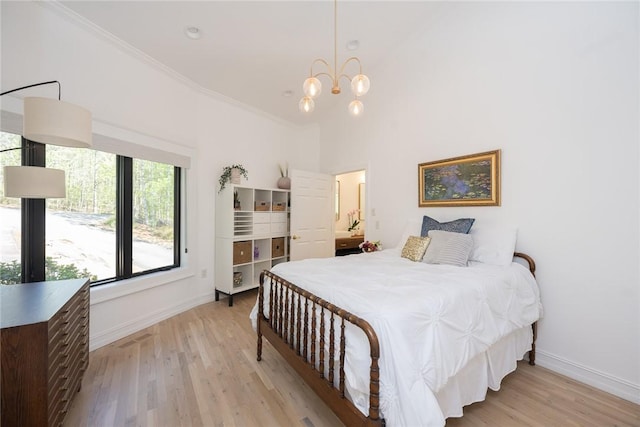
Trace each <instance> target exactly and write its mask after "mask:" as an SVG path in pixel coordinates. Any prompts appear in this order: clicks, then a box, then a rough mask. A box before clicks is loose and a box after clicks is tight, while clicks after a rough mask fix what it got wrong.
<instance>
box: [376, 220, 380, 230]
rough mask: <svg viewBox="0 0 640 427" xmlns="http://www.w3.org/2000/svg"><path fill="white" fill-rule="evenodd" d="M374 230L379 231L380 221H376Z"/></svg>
mask: <svg viewBox="0 0 640 427" xmlns="http://www.w3.org/2000/svg"><path fill="white" fill-rule="evenodd" d="M376 230H380V221H376Z"/></svg>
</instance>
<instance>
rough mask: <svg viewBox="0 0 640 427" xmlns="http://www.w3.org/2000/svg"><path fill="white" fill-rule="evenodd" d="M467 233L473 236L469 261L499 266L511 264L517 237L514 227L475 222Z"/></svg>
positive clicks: (516, 230)
mask: <svg viewBox="0 0 640 427" xmlns="http://www.w3.org/2000/svg"><path fill="white" fill-rule="evenodd" d="M469 235H470V236H471V237H473V249H472V250H471V255H469V261H477V262H482V263H484V264H492V265H501V266H507V265H511V262H512V261H513V253H514V252H515V250H516V239H517V237H518V229H517V228H516V227H512V226H502V225H494V226H481V225H478V224H476V225H474V226H473V227H472V228H471V231H469Z"/></svg>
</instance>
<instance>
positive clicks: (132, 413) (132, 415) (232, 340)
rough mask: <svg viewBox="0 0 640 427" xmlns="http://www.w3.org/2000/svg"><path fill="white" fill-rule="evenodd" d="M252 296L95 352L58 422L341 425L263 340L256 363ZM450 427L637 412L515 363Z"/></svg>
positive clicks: (626, 416)
mask: <svg viewBox="0 0 640 427" xmlns="http://www.w3.org/2000/svg"><path fill="white" fill-rule="evenodd" d="M255 295H256V293H255V292H249V293H246V294H243V295H239V296H236V297H235V298H234V306H233V307H231V308H229V307H228V306H227V301H226V300H223V301H220V302H216V303H209V304H205V305H202V306H200V307H196V308H194V309H192V310H189V311H187V312H185V313H182V314H180V315H178V316H175V317H173V318H171V319H168V320H165V321H163V322H160V323H158V324H157V325H154V326H151V327H149V328H147V329H145V330H143V331H140V332H138V333H136V334H133V335H131V336H129V337H126V338H123V339H121V340H119V341H117V342H115V343H113V344H110V345H108V346H105V347H102V348H100V349H98V350H96V351H94V352H92V353H91V354H90V357H89V369H88V371H87V373H86V374H85V377H84V380H83V383H82V390H81V391H80V393H78V395H77V396H76V397H75V401H74V402H73V404H72V407H71V410H70V412H69V414H67V417H66V419H65V424H64V425H65V426H109V427H111V426H306V427H310V426H315V427H320V426H340V425H342V424H341V423H340V421H339V420H338V419H337V418H336V417H335V416H334V415H333V413H332V412H331V411H330V410H329V409H328V408H327V407H326V406H325V405H324V403H322V402H321V401H320V399H319V398H318V397H317V396H315V395H314V393H313V392H312V391H311V390H310V389H309V388H308V387H307V386H306V385H305V384H304V383H303V382H302V380H300V378H299V377H298V376H297V374H296V373H295V372H294V371H293V370H292V369H291V368H289V366H288V365H286V364H285V362H284V361H283V359H282V358H281V357H280V355H279V354H277V353H276V352H275V350H274V349H273V348H272V347H271V346H270V345H269V344H268V343H266V341H265V346H264V352H263V358H262V361H261V362H257V361H256V356H255V346H256V338H255V333H254V332H253V330H252V329H251V325H250V323H249V319H248V313H249V311H250V310H251V307H252V306H253V303H254V302H255ZM447 426H448V427H452V426H453V427H464V426H492V427H500V426H545V427H546V426H598V427H601V426H640V406H638V405H634V404H632V403H630V402H627V401H625V400H622V399H619V398H617V397H615V396H612V395H609V394H607V393H603V392H601V391H597V390H595V389H593V388H591V387H588V386H585V385H582V384H580V383H577V382H575V381H573V380H570V379H568V378H565V377H563V376H560V375H557V374H554V373H552V372H551V371H548V370H546V369H544V368H542V367H538V366H536V367H531V366H529V365H527V364H524V363H522V364H520V365H519V366H518V369H517V370H516V372H514V373H512V374H510V375H509V376H507V378H506V379H505V380H504V381H503V384H502V389H501V391H499V392H492V391H490V392H489V393H488V396H487V399H486V400H485V401H484V402H481V403H476V404H473V405H471V406H469V407H467V408H465V415H464V417H463V418H459V419H450V420H448V422H447Z"/></svg>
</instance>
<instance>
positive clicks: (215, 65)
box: [60, 0, 437, 125]
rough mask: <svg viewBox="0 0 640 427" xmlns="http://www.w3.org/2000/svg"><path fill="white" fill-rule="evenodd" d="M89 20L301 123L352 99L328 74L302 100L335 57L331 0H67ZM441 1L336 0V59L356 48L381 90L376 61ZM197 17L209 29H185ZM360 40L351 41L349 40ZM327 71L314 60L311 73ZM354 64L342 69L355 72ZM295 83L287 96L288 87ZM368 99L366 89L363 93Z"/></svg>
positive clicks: (184, 71) (208, 87)
mask: <svg viewBox="0 0 640 427" xmlns="http://www.w3.org/2000/svg"><path fill="white" fill-rule="evenodd" d="M60 3H61V4H62V5H63V6H64V7H66V8H68V9H70V10H71V11H73V12H75V13H76V14H78V15H80V16H82V17H83V18H85V19H86V20H88V21H91V22H92V23H93V24H95V25H96V26H98V27H100V28H102V29H103V30H105V31H107V32H108V33H111V34H112V35H114V36H115V37H116V38H118V39H120V40H122V41H124V42H125V43H126V44H129V45H131V46H133V47H134V48H136V49H137V50H139V51H141V52H144V53H145V54H146V55H148V56H149V57H151V58H153V59H155V60H156V61H158V62H160V63H162V64H164V65H165V66H166V67H169V68H170V69H172V70H173V71H175V72H177V73H178V74H180V75H182V76H184V77H186V78H187V79H188V80H190V81H192V82H194V83H195V84H196V85H197V86H199V87H200V88H201V89H202V90H203V91H205V92H215V93H217V94H221V95H223V96H224V97H228V98H232V99H234V100H236V101H239V102H240V103H242V104H245V105H247V106H249V107H251V108H254V109H257V110H260V111H262V112H265V113H267V114H269V115H270V116H273V117H276V118H279V119H281V120H284V121H286V122H290V123H293V124H297V125H304V124H308V123H312V122H315V121H317V120H318V119H320V118H321V117H322V116H323V115H326V114H327V112H328V111H330V110H331V109H335V108H340V109H344V111H345V114H348V113H347V106H348V104H349V102H350V101H351V99H352V97H351V95H350V88H349V86H348V84H347V82H346V80H344V82H343V83H341V87H342V94H341V95H338V96H336V95H332V94H331V93H330V90H331V87H330V82H329V79H328V78H326V77H324V78H322V77H321V81H322V83H323V93H322V95H321V96H320V97H319V98H318V99H317V100H316V109H315V111H314V112H313V113H312V114H311V115H306V114H303V113H301V112H300V111H299V110H298V101H299V100H300V98H301V97H302V82H303V81H304V79H305V78H306V77H308V75H309V71H310V69H309V67H310V66H311V62H312V61H313V60H314V59H316V58H324V59H326V60H327V61H328V62H329V63H330V64H331V65H332V66H334V63H333V62H334V61H333V53H334V52H333V45H334V40H333V38H334V25H333V16H334V14H333V7H334V3H333V2H332V1H327V0H322V1H309V0H296V1H264V0H263V1H241V0H235V1H61V2H60ZM436 4H437V3H433V2H427V1H419V2H416V1H413V2H403V1H348V2H347V1H345V2H342V1H341V2H338V25H337V28H338V33H337V37H338V49H337V54H338V63H339V64H342V62H343V61H344V60H345V59H347V58H348V57H350V56H354V55H355V56H358V57H359V58H360V60H361V61H362V66H363V72H364V73H365V74H367V75H368V76H369V77H370V79H371V91H370V93H373V92H374V91H375V90H376V78H375V72H376V68H378V67H380V66H381V65H382V64H384V61H385V58H386V57H387V56H388V55H389V54H390V53H391V52H392V50H393V49H394V47H396V46H397V45H398V44H399V43H401V42H402V41H403V40H405V39H406V38H408V37H409V36H410V35H411V34H413V33H414V32H415V31H417V30H419V29H420V28H421V27H422V26H423V25H424V22H428V21H429V20H428V19H427V18H428V16H429V14H430V13H432V12H433V8H434V7H435V5H436ZM192 26H193V27H197V28H198V29H199V30H200V32H201V34H202V37H201V38H200V39H198V40H193V39H190V38H188V37H187V36H186V35H185V28H186V27H192ZM351 40H358V41H359V48H358V49H357V50H355V51H349V50H347V48H346V45H347V42H349V41H351ZM319 71H321V69H320V68H319V67H318V66H317V65H316V68H314V73H317V72H319ZM356 71H357V67H355V65H353V64H350V65H349V66H348V67H347V68H346V69H345V72H346V73H347V74H350V75H351V76H353V75H354V74H356ZM287 91H290V96H288V97H287V96H285V93H286V92H287ZM362 101H363V103H364V105H365V114H366V96H365V97H363V98H362Z"/></svg>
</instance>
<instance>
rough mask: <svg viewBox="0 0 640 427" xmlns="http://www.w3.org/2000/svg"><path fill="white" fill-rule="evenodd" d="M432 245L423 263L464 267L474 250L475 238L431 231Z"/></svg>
mask: <svg viewBox="0 0 640 427" xmlns="http://www.w3.org/2000/svg"><path fill="white" fill-rule="evenodd" d="M429 237H430V238H431V243H429V247H428V248H427V251H426V252H425V254H424V258H423V259H422V262H426V263H427V264H448V265H457V266H460V267H464V266H466V265H467V261H468V260H469V254H470V253H471V249H472V248H473V237H471V236H470V235H468V234H463V233H451V232H449V231H441V230H431V231H429Z"/></svg>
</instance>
